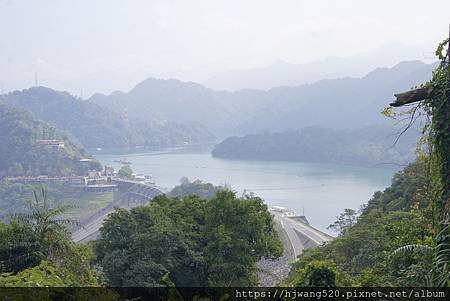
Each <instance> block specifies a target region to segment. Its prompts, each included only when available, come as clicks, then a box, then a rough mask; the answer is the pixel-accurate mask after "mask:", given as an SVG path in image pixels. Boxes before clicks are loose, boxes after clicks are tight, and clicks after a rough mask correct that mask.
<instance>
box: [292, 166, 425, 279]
mask: <svg viewBox="0 0 450 301" xmlns="http://www.w3.org/2000/svg"><path fill="white" fill-rule="evenodd" d="M424 168H425V167H424V165H423V164H421V163H415V164H412V165H410V166H409V167H407V168H406V169H405V170H403V171H401V172H399V173H397V174H396V175H395V176H394V178H393V182H392V185H391V186H390V187H389V188H387V189H386V190H384V191H383V192H376V193H375V194H374V196H373V198H372V199H371V200H370V201H369V203H368V205H367V206H366V207H365V208H364V209H363V210H362V213H361V215H360V216H359V217H358V220H357V222H356V223H355V224H352V225H350V226H349V227H345V228H344V229H345V231H342V232H341V235H340V236H339V237H338V238H336V239H335V240H333V241H332V242H330V243H329V244H327V245H325V246H322V247H319V248H317V249H313V250H307V251H306V252H305V253H304V254H303V255H302V256H301V257H300V260H298V261H296V262H295V263H294V265H293V269H292V271H291V275H290V280H289V283H290V284H291V285H302V286H305V285H306V284H307V279H305V276H304V274H305V271H307V270H308V269H311V266H310V265H313V266H317V265H319V266H320V263H318V261H319V262H322V263H323V261H326V262H328V263H327V264H325V265H326V266H328V267H329V268H330V269H331V270H332V271H333V272H334V274H335V279H336V282H335V285H337V286H348V285H359V286H418V285H422V286H423V285H426V281H425V274H426V272H427V271H428V270H429V268H430V266H429V258H426V257H424V256H420V254H405V255H401V256H400V255H394V254H393V252H394V251H395V250H396V249H397V248H399V247H401V246H403V245H405V244H427V243H429V242H430V241H431V239H432V238H431V231H430V228H431V219H430V203H429V202H427V201H426V199H424V198H423V193H424V191H425V189H426V188H427V181H426V179H425V174H424ZM347 213H349V212H347ZM350 213H351V212H350ZM350 213H349V214H344V216H347V217H348V216H350V217H351V216H352V214H350ZM341 217H342V216H341ZM350 220H351V218H350ZM338 221H339V220H338ZM341 221H344V223H343V224H345V221H346V219H341ZM347 221H348V219H347ZM338 224H339V223H338ZM308 266H309V267H308ZM306 286H307V285H306Z"/></svg>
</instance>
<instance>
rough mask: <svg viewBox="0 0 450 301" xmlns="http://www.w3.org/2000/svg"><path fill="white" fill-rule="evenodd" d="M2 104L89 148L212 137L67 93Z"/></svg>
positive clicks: (35, 92)
mask: <svg viewBox="0 0 450 301" xmlns="http://www.w3.org/2000/svg"><path fill="white" fill-rule="evenodd" d="M0 101H2V102H5V103H7V104H9V105H12V106H15V107H20V108H23V109H26V110H28V111H30V112H31V113H32V114H33V116H34V117H36V118H38V119H41V120H43V121H45V122H47V123H49V124H52V125H54V126H56V127H58V128H60V129H62V130H64V131H66V132H67V133H68V134H69V135H70V136H71V138H72V139H73V140H75V141H77V142H79V143H81V144H82V145H83V146H85V147H88V148H95V147H103V148H113V147H134V146H146V147H149V148H161V147H167V146H175V145H182V144H185V143H189V144H192V143H201V142H205V141H211V140H212V139H213V136H212V135H211V133H209V132H208V131H207V130H206V129H205V128H204V127H202V126H201V125H199V124H194V123H192V124H180V123H176V122H167V121H165V120H160V119H156V118H151V117H148V118H142V119H134V118H130V120H129V121H127V120H126V118H125V116H124V112H123V111H122V112H121V113H118V112H114V111H111V110H110V109H108V108H107V107H100V106H98V105H97V104H95V103H92V102H90V101H85V100H81V99H79V98H76V97H74V96H72V95H70V94H69V93H67V92H60V91H55V90H52V89H49V88H46V87H33V88H30V89H26V90H22V91H15V92H12V93H9V94H5V95H1V96H0Z"/></svg>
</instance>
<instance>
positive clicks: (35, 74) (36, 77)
mask: <svg viewBox="0 0 450 301" xmlns="http://www.w3.org/2000/svg"><path fill="white" fill-rule="evenodd" d="M34 86H35V87H37V86H38V73H37V72H34Z"/></svg>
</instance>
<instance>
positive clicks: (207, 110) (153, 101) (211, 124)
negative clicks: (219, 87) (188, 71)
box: [89, 61, 435, 138]
mask: <svg viewBox="0 0 450 301" xmlns="http://www.w3.org/2000/svg"><path fill="white" fill-rule="evenodd" d="M434 68H435V65H434V64H425V63H423V62H420V61H409V62H402V63H399V64H397V65H395V66H394V67H392V68H378V69H375V70H373V71H372V72H370V73H368V74H367V75H365V76H363V77H362V78H349V77H346V78H341V79H328V80H320V81H318V82H315V83H312V84H305V85H299V86H293V87H278V88H273V89H270V90H268V91H263V90H251V89H245V90H239V91H235V92H225V91H214V90H212V89H209V88H206V87H204V86H202V85H200V84H197V83H193V82H182V81H179V80H174V79H172V80H159V79H154V78H149V79H146V80H144V81H142V82H140V83H139V84H137V85H136V87H135V88H133V89H132V90H130V91H129V92H127V93H125V92H114V93H112V94H110V95H102V94H96V95H94V96H92V97H91V98H90V99H89V101H90V102H92V103H96V104H98V105H100V106H104V107H108V108H111V109H113V110H114V111H115V112H117V113H120V112H123V111H124V110H128V113H129V116H130V119H134V118H136V119H143V118H150V117H157V118H160V119H162V120H167V121H178V122H183V123H186V122H198V123H200V124H202V125H204V126H205V127H206V128H207V129H208V130H210V131H211V132H212V133H214V134H215V135H216V136H217V137H218V138H224V137H226V136H229V135H244V134H251V133H258V132H261V131H269V132H275V131H284V130H290V129H301V128H303V127H306V126H313V125H318V126H321V127H326V128H339V129H354V128H358V127H362V126H367V125H371V124H387V123H388V122H389V121H388V120H387V119H386V118H385V117H383V116H381V114H377V113H374V112H381V111H382V109H383V108H384V107H385V105H386V103H387V102H388V101H389V100H390V99H391V98H392V97H393V96H392V95H393V94H394V93H396V92H399V91H404V90H408V89H409V88H411V87H412V86H414V85H417V84H419V83H422V82H424V81H427V80H428V79H429V78H430V77H431V73H432V70H433V69H434Z"/></svg>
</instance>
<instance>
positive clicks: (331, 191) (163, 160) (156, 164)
mask: <svg viewBox="0 0 450 301" xmlns="http://www.w3.org/2000/svg"><path fill="white" fill-rule="evenodd" d="M210 150H211V148H210V147H192V148H184V149H172V150H167V151H162V152H124V151H116V152H112V151H106V150H105V151H93V152H92V153H94V155H95V157H96V158H97V159H98V160H99V161H100V162H102V163H103V164H105V165H112V166H113V167H114V168H115V169H116V170H118V169H119V168H120V164H119V163H115V162H114V160H117V159H121V158H123V157H126V158H127V160H129V161H130V162H131V163H132V164H131V168H132V169H133V171H134V172H135V173H143V174H151V175H152V176H153V178H154V180H155V182H156V185H158V186H162V187H166V188H172V187H174V186H175V185H178V184H179V182H180V179H181V178H182V177H188V178H189V179H190V180H191V181H193V180H196V179H200V180H202V181H205V182H211V183H213V184H215V185H224V184H227V185H229V186H231V188H232V190H234V191H236V192H238V193H239V194H242V193H243V191H244V190H246V191H248V192H254V193H255V194H256V195H257V196H260V197H261V198H263V199H264V200H265V202H266V203H267V204H268V206H274V205H275V206H283V207H287V208H290V209H292V210H293V211H294V212H296V213H298V214H303V212H304V214H305V215H306V217H307V218H308V220H309V221H310V223H311V225H313V226H314V227H317V228H318V229H321V230H323V231H326V232H328V233H330V232H329V231H327V230H326V227H327V226H328V225H329V224H331V223H333V222H334V221H335V219H336V216H337V215H338V214H339V213H341V212H342V211H343V209H344V208H353V209H358V208H359V207H360V206H361V205H362V204H365V203H367V201H368V200H369V199H370V198H371V197H372V195H373V193H374V192H375V191H377V190H383V189H384V188H386V187H387V186H389V185H390V182H391V178H392V175H393V173H394V171H393V170H390V169H382V168H369V167H356V166H349V165H336V164H325V163H323V164H322V163H303V162H285V161H247V160H225V159H218V158H213V157H212V156H211V154H210Z"/></svg>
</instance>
